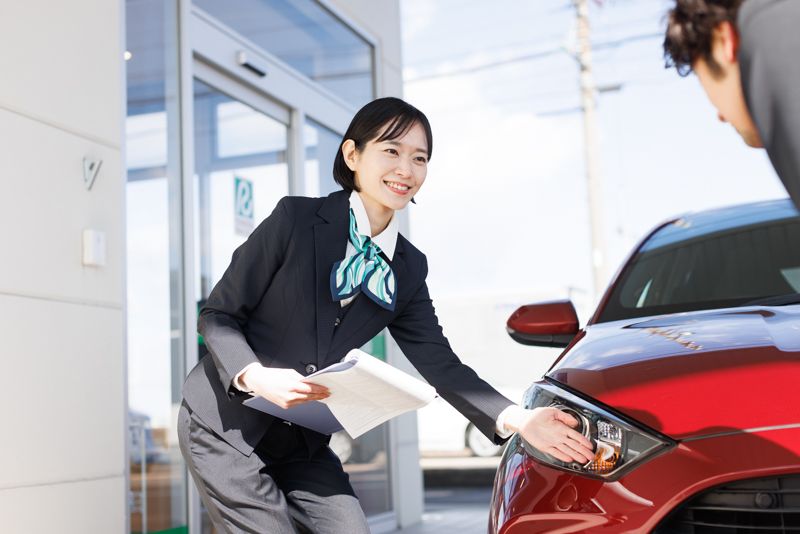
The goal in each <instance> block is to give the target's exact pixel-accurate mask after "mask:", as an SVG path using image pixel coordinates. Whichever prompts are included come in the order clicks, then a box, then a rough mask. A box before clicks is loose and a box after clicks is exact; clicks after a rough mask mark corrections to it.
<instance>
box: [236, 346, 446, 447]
mask: <svg viewBox="0 0 800 534" xmlns="http://www.w3.org/2000/svg"><path fill="white" fill-rule="evenodd" d="M303 381H304V382H311V383H313V384H319V385H321V386H325V387H327V388H328V389H329V390H330V392H331V395H330V397H328V398H327V399H325V400H321V401H311V402H308V403H304V404H301V405H299V406H297V407H295V408H289V409H288V410H284V409H282V408H280V407H278V406H276V405H275V404H272V403H271V402H269V401H267V400H266V399H264V398H263V397H254V398H252V399H248V400H247V401H245V404H247V405H248V406H251V407H253V408H257V409H259V410H261V411H265V412H267V413H271V414H272V415H276V416H278V417H281V418H282V419H285V420H287V421H293V422H296V423H298V424H300V425H303V426H306V427H308V428H312V429H314V430H317V429H319V430H318V431H323V430H322V429H324V433H329V432H330V431H331V430H332V429H336V430H338V428H337V427H339V428H344V430H346V431H347V433H348V434H349V435H350V437H352V438H353V439H355V438H357V437H358V436H360V435H362V434H364V433H365V432H367V431H369V430H371V429H373V428H375V427H376V426H378V425H380V424H381V423H383V422H385V421H388V420H389V419H391V418H392V417H396V416H398V415H400V414H403V413H406V412H408V411H411V410H416V409H418V408H422V407H423V406H425V405H426V404H428V403H429V402H431V401H432V400H433V399H435V398H436V390H435V389H433V388H432V387H431V386H430V385H428V384H426V383H425V382H422V381H421V380H418V379H416V378H414V377H413V376H411V375H408V374H406V373H404V372H403V371H400V370H399V369H395V368H394V367H392V366H391V365H389V364H387V363H385V362H382V361H381V360H379V359H377V358H375V357H373V356H370V355H369V354H367V353H365V352H363V351H361V350H359V349H353V350H351V351H350V352H349V353H348V354H347V356H345V357H344V359H343V360H342V361H341V362H339V363H335V364H333V365H331V366H330V367H326V368H325V369H321V370H319V371H317V372H316V373H314V374H312V375H309V376H307V377H305V378H304V379H303ZM313 404H322V405H324V406H319V407H318V409H315V408H312V406H307V407H306V409H305V410H303V412H304V413H303V415H304V416H305V417H302V416H301V417H298V418H297V419H300V420H295V419H294V417H293V413H292V412H293V411H295V410H298V408H302V407H303V406H305V405H313ZM325 407H327V410H325V409H324V408H325ZM310 411H313V412H314V413H315V414H316V416H315V417H313V418H312V419H311V420H310V419H309V418H308V414H309V412H310ZM328 411H329V412H330V415H331V416H332V417H333V418H334V419H335V422H338V425H336V424H335V422H334V421H331V419H330V416H328ZM297 415H298V416H300V415H301V414H300V413H299V410H298V413H297ZM314 427H317V428H314Z"/></svg>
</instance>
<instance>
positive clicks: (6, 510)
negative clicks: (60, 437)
mask: <svg viewBox="0 0 800 534" xmlns="http://www.w3.org/2000/svg"><path fill="white" fill-rule="evenodd" d="M126 491H127V488H126V487H125V479H124V478H123V477H121V476H120V477H114V478H106V479H100V480H86V481H81V482H75V483H69V484H57V485H53V486H35V487H28V488H17V489H11V490H0V518H2V531H3V532H4V533H5V534H121V533H123V532H125V493H126Z"/></svg>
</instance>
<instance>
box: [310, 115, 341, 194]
mask: <svg viewBox="0 0 800 534" xmlns="http://www.w3.org/2000/svg"><path fill="white" fill-rule="evenodd" d="M303 140H304V143H305V146H306V159H305V187H306V189H305V191H306V195H307V196H310V197H324V196H326V195H328V194H330V193H333V192H334V191H338V190H339V189H341V186H340V185H339V184H337V183H336V182H335V181H334V180H333V159H334V157H335V156H336V152H337V151H338V150H339V144H340V143H341V141H342V136H341V135H339V134H337V133H336V132H334V131H333V130H329V129H328V128H325V127H324V126H322V125H321V124H319V123H317V122H315V121H313V120H311V119H307V120H306V125H305V128H304V129H303Z"/></svg>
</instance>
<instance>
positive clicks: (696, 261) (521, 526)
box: [489, 200, 800, 534]
mask: <svg viewBox="0 0 800 534" xmlns="http://www.w3.org/2000/svg"><path fill="white" fill-rule="evenodd" d="M508 331H509V333H510V335H511V337H513V338H514V339H515V340H516V341H518V342H520V343H525V344H530V345H540V346H556V347H566V349H565V350H564V352H563V353H562V354H561V356H560V357H559V358H558V360H557V361H556V363H555V364H554V365H553V367H552V368H551V369H550V370H549V371H548V372H547V374H546V376H545V377H544V378H543V379H542V380H540V381H539V382H536V383H534V384H533V385H532V386H531V387H530V389H529V390H528V391H527V392H526V394H525V397H524V401H523V402H524V405H525V407H527V408H534V407H538V406H557V407H559V408H561V409H562V410H564V411H566V412H568V413H570V414H572V415H573V416H574V417H575V418H577V419H578V420H579V421H580V430H581V432H583V433H584V435H585V436H586V437H588V438H589V439H590V440H591V441H592V442H593V443H595V452H596V455H595V458H594V459H593V460H592V461H591V462H589V463H587V464H585V465H582V464H576V463H563V462H560V461H558V460H556V459H555V458H553V457H551V456H549V455H547V454H544V453H541V452H539V451H537V450H535V449H533V448H532V447H530V446H529V445H528V444H527V443H526V442H525V441H524V440H522V439H521V438H520V437H519V436H518V435H517V436H515V437H513V438H512V439H511V441H510V442H509V444H508V446H507V447H506V450H505V453H504V455H503V458H502V462H501V464H500V468H499V470H498V472H497V476H496V478H495V483H494V490H493V495H492V505H491V511H490V518H489V532H490V533H491V534H497V533H502V534H517V533H533V532H549V533H570V532H602V533H615V532H656V533H659V534H664V533H711V532H714V533H717V532H720V533H745V532H747V533H754V532H759V533H760V532H765V533H766V532H770V533H775V532H800V214H798V212H797V210H796V209H795V208H794V207H793V206H792V205H791V204H790V202H789V201H788V200H787V201H774V202H762V203H757V204H748V205H744V206H736V207H731V208H724V209H719V210H713V211H706V212H702V213H696V214H691V215H686V216H684V217H681V218H679V219H675V220H671V221H669V222H667V223H665V224H663V225H661V226H659V227H658V228H656V229H655V230H654V231H653V232H652V233H650V235H648V236H647V238H645V239H644V240H643V241H642V242H641V244H640V245H639V246H637V247H636V248H635V249H634V252H633V253H632V255H631V256H630V258H629V259H628V260H627V261H626V262H625V263H624V264H623V266H622V268H621V269H620V271H619V272H618V273H617V275H616V276H615V278H614V280H613V281H612V283H611V285H610V286H609V288H608V289H607V290H606V293H605V295H604V296H603V298H602V299H601V301H600V304H599V306H598V307H597V310H596V311H595V313H594V315H593V316H592V318H591V319H590V320H589V322H588V324H587V325H586V326H585V327H584V328H582V329H580V328H579V327H578V319H577V316H576V315H575V310H574V308H573V306H572V304H571V303H570V302H551V303H545V304H534V305H530V306H524V307H522V308H520V309H519V310H517V311H516V312H514V314H513V315H512V316H511V318H510V319H509V320H508Z"/></svg>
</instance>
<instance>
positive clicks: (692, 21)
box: [664, 0, 744, 76]
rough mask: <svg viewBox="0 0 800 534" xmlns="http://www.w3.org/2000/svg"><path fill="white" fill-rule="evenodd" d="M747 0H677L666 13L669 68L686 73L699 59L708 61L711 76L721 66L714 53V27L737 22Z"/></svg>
mask: <svg viewBox="0 0 800 534" xmlns="http://www.w3.org/2000/svg"><path fill="white" fill-rule="evenodd" d="M743 1H744V0H675V7H674V8H672V9H671V10H670V11H669V12H668V13H667V31H666V33H665V36H664V60H665V66H666V67H667V68H670V67H675V70H677V71H678V74H680V75H681V76H687V75H688V74H689V73H690V72H692V65H693V64H694V62H695V61H697V60H698V59H703V60H705V62H706V64H707V65H708V68H709V70H710V71H711V74H712V75H717V76H718V75H719V73H720V72H721V67H720V66H719V64H718V63H717V62H716V61H715V60H714V57H713V56H712V55H711V42H712V40H713V36H714V29H715V28H716V27H717V26H718V25H719V24H721V23H722V22H730V23H731V24H733V25H734V26H735V25H736V16H737V13H738V12H739V8H740V7H741V5H742V2H743Z"/></svg>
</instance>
